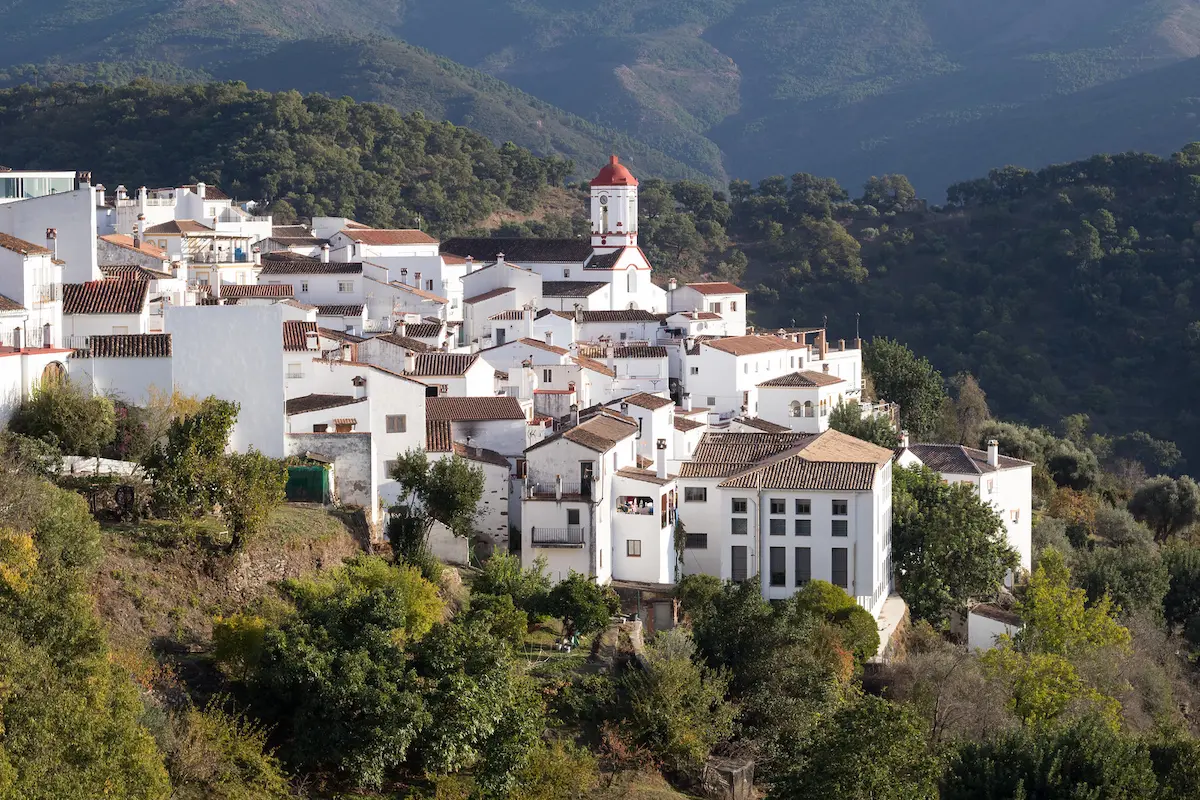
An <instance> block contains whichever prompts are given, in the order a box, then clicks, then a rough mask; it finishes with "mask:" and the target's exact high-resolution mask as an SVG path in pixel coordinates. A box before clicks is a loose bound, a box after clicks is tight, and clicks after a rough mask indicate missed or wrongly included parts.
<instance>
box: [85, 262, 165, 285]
mask: <svg viewBox="0 0 1200 800" xmlns="http://www.w3.org/2000/svg"><path fill="white" fill-rule="evenodd" d="M100 273H101V274H102V275H103V276H104V277H106V278H125V279H126V280H135V281H136V280H143V281H157V280H166V279H169V278H174V277H175V276H174V275H172V274H171V273H169V272H163V271H162V270H159V269H150V268H149V267H143V266H142V265H140V264H101V265H100Z"/></svg>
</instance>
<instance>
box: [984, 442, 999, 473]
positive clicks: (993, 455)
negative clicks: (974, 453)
mask: <svg viewBox="0 0 1200 800" xmlns="http://www.w3.org/2000/svg"><path fill="white" fill-rule="evenodd" d="M987 448H988V449H987V463H988V466H990V467H998V466H1000V442H998V441H996V440H995V439H988V443H987Z"/></svg>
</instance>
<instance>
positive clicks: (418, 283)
mask: <svg viewBox="0 0 1200 800" xmlns="http://www.w3.org/2000/svg"><path fill="white" fill-rule="evenodd" d="M413 286H415V287H417V288H418V289H420V288H421V273H419V272H417V273H414V274H413Z"/></svg>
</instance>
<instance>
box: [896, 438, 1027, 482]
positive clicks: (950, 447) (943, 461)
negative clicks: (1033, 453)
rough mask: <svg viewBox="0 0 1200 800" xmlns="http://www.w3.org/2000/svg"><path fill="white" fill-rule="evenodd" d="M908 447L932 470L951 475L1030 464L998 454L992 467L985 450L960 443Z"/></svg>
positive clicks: (976, 473) (992, 470)
mask: <svg viewBox="0 0 1200 800" xmlns="http://www.w3.org/2000/svg"><path fill="white" fill-rule="evenodd" d="M908 449H909V451H910V452H911V453H912V454H913V455H915V456H916V457H917V458H919V459H921V463H922V464H924V465H925V466H927V467H929V468H930V469H931V470H933V471H934V472H944V473H950V474H952V475H982V474H983V473H985V472H997V471H998V470H1001V469H1012V468H1014V467H1028V466H1030V462H1028V461H1022V460H1020V459H1018V458H1009V457H1008V456H1000V464H999V466H998V467H993V466H991V465H990V464H988V463H987V453H986V452H985V451H983V450H976V449H975V448H973V447H965V446H963V445H960V444H914V445H910V446H909V448H908Z"/></svg>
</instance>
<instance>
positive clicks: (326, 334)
mask: <svg viewBox="0 0 1200 800" xmlns="http://www.w3.org/2000/svg"><path fill="white" fill-rule="evenodd" d="M309 308H316V306H309ZM317 333H318V334H320V336H321V338H322V339H334V340H336V341H339V342H349V343H350V344H358V343H359V342H365V341H366V338H365V337H362V336H355V335H354V334H352V333H346V332H345V331H335V330H334V329H333V328H322V327H321V326H320V325H318V326H317Z"/></svg>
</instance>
